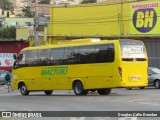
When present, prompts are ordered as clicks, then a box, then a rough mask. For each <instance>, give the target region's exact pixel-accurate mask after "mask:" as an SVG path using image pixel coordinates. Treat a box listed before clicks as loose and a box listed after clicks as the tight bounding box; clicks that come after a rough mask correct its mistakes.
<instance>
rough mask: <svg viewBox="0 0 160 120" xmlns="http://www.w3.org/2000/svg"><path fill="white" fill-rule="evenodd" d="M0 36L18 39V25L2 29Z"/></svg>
mask: <svg viewBox="0 0 160 120" xmlns="http://www.w3.org/2000/svg"><path fill="white" fill-rule="evenodd" d="M0 38H1V39H16V27H14V26H10V27H9V26H7V27H5V28H1V29H0Z"/></svg>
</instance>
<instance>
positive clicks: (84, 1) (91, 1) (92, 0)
mask: <svg viewBox="0 0 160 120" xmlns="http://www.w3.org/2000/svg"><path fill="white" fill-rule="evenodd" d="M96 2H97V0H83V1H82V2H81V4H86V3H96Z"/></svg>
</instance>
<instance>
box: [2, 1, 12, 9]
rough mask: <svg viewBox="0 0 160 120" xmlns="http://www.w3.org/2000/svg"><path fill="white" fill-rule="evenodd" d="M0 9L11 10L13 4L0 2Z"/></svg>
mask: <svg viewBox="0 0 160 120" xmlns="http://www.w3.org/2000/svg"><path fill="white" fill-rule="evenodd" d="M0 8H2V9H4V10H11V9H12V3H11V2H9V0H0Z"/></svg>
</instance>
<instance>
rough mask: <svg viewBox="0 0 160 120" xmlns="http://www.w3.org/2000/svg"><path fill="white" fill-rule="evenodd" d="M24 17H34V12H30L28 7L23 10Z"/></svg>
mask: <svg viewBox="0 0 160 120" xmlns="http://www.w3.org/2000/svg"><path fill="white" fill-rule="evenodd" d="M23 12H24V13H25V15H24V16H26V17H29V18H32V17H33V16H34V12H32V11H30V7H25V8H23Z"/></svg>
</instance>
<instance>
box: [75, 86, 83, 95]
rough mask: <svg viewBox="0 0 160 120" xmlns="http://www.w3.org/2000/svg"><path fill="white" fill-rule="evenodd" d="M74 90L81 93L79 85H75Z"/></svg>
mask: <svg viewBox="0 0 160 120" xmlns="http://www.w3.org/2000/svg"><path fill="white" fill-rule="evenodd" d="M75 91H76V93H81V91H82V87H81V85H76V87H75Z"/></svg>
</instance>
